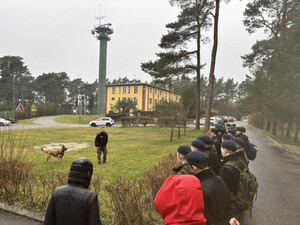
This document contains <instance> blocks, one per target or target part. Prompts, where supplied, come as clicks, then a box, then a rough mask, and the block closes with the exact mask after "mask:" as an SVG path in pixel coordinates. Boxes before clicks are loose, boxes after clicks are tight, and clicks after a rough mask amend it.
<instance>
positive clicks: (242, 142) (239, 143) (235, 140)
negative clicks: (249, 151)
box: [231, 137, 246, 149]
mask: <svg viewBox="0 0 300 225" xmlns="http://www.w3.org/2000/svg"><path fill="white" fill-rule="evenodd" d="M231 140H232V141H234V142H235V143H237V144H238V145H240V146H241V147H242V148H243V149H245V146H246V143H245V141H244V140H243V139H241V138H239V137H234V138H232V139H231Z"/></svg>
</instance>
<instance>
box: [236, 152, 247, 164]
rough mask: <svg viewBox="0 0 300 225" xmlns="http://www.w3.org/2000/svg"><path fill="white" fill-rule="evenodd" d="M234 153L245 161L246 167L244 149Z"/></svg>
mask: <svg viewBox="0 0 300 225" xmlns="http://www.w3.org/2000/svg"><path fill="white" fill-rule="evenodd" d="M235 154H237V155H238V157H239V158H240V159H241V160H242V161H243V162H244V163H245V165H247V167H248V164H249V160H248V158H246V155H245V152H244V151H240V152H236V153H235Z"/></svg>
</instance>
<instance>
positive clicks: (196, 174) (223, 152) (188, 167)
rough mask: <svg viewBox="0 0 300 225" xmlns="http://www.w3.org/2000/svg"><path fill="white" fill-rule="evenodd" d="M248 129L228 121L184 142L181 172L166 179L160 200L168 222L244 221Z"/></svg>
mask: <svg viewBox="0 0 300 225" xmlns="http://www.w3.org/2000/svg"><path fill="white" fill-rule="evenodd" d="M245 132H246V129H245V128H244V127H236V126H235V124H226V126H225V124H222V125H221V126H216V127H215V128H212V129H211V137H209V136H207V135H200V136H198V137H197V139H196V140H193V141H192V142H191V144H190V146H189V145H181V146H179V147H178V149H177V160H178V162H179V163H180V166H178V167H176V168H174V169H173V171H174V172H175V173H176V175H173V176H171V177H169V178H168V179H167V180H166V181H165V182H164V184H163V185H162V187H161V188H160V190H159V191H158V193H157V195H156V198H155V200H154V204H155V206H156V208H157V210H158V212H159V213H160V214H161V216H162V217H163V218H164V220H165V221H166V224H186V225H187V224H199V225H202V224H203V225H205V224H206V225H225V224H231V225H239V224H243V223H244V212H245V207H244V208H243V207H241V204H240V202H239V200H238V196H239V194H240V192H241V190H240V189H241V186H242V185H241V183H240V182H242V181H243V180H241V179H242V178H241V174H242V173H244V172H241V171H245V170H247V171H249V169H248V164H249V160H248V157H247V152H248V151H249V146H250V143H249V140H248V137H247V136H246V135H245ZM174 196H176V197H174Z"/></svg>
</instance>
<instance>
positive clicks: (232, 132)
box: [228, 129, 236, 136]
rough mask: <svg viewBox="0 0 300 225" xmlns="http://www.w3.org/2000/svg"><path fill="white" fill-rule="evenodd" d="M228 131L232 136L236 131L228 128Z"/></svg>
mask: <svg viewBox="0 0 300 225" xmlns="http://www.w3.org/2000/svg"><path fill="white" fill-rule="evenodd" d="M228 133H230V134H232V135H233V136H234V135H235V133H236V130H234V129H229V130H228Z"/></svg>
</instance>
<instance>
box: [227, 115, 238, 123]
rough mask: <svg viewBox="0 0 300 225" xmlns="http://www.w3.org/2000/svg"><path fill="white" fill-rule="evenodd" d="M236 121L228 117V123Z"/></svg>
mask: <svg viewBox="0 0 300 225" xmlns="http://www.w3.org/2000/svg"><path fill="white" fill-rule="evenodd" d="M235 120H236V118H234V117H232V116H228V122H234V121H235Z"/></svg>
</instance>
